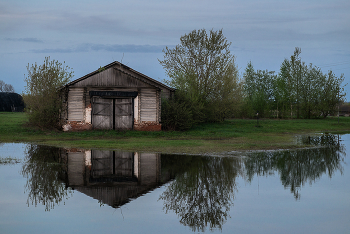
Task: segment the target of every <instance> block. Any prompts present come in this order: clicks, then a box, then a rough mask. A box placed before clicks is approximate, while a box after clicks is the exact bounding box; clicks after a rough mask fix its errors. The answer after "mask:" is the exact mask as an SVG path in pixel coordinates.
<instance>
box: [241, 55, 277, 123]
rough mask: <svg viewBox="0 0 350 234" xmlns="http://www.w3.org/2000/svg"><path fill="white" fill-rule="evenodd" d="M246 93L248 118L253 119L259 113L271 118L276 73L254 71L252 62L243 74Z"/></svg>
mask: <svg viewBox="0 0 350 234" xmlns="http://www.w3.org/2000/svg"><path fill="white" fill-rule="evenodd" d="M243 78H244V91H245V94H246V104H247V105H248V106H249V107H248V109H249V110H248V113H247V114H248V116H249V117H252V116H253V115H255V114H256V113H259V116H261V117H269V116H270V110H271V108H272V105H273V101H274V97H273V81H274V80H275V78H276V76H275V75H274V72H272V71H267V70H265V71H264V70H257V71H255V70H254V67H253V65H252V63H251V62H249V63H248V65H247V68H246V70H245V72H244V74H243Z"/></svg>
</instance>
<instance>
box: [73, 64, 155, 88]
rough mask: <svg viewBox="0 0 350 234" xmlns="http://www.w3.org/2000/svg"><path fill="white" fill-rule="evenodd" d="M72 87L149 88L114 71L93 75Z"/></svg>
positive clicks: (128, 76) (139, 81)
mask: <svg viewBox="0 0 350 234" xmlns="http://www.w3.org/2000/svg"><path fill="white" fill-rule="evenodd" d="M72 86H73V87H109V88H118V87H119V88H132V87H135V88H144V87H147V88H150V87H152V86H151V85H149V84H146V83H144V82H142V81H141V80H138V79H134V78H133V77H130V75H128V74H126V73H123V72H121V71H119V70H116V69H111V68H110V69H107V70H104V71H101V72H99V73H97V74H95V75H92V76H90V77H88V78H86V79H84V80H82V81H80V82H78V83H75V84H73V85H72ZM152 88H153V87H152Z"/></svg>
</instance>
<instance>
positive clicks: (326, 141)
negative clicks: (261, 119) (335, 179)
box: [244, 134, 345, 200]
mask: <svg viewBox="0 0 350 234" xmlns="http://www.w3.org/2000/svg"><path fill="white" fill-rule="evenodd" d="M301 141H302V142H303V144H308V145H313V146H322V147H317V148H311V149H307V150H285V151H273V152H259V153H253V154H251V155H250V157H249V158H248V159H247V160H246V161H245V163H244V164H245V170H244V171H245V173H246V178H247V180H248V181H251V180H252V179H253V177H254V175H258V176H268V175H271V174H274V173H275V172H278V174H279V175H280V179H281V182H282V184H283V186H284V187H285V188H289V189H290V191H291V192H292V193H293V194H294V197H295V199H297V200H298V199H300V188H301V187H302V186H303V185H304V184H306V183H309V184H312V183H313V182H315V181H316V180H317V179H319V178H321V176H322V175H323V174H326V175H328V176H329V177H330V178H331V177H332V175H334V173H335V172H336V171H340V172H342V170H343V166H342V164H343V163H344V158H345V148H344V145H342V144H340V138H339V135H330V134H327V135H322V136H317V137H310V136H305V137H302V138H301Z"/></svg>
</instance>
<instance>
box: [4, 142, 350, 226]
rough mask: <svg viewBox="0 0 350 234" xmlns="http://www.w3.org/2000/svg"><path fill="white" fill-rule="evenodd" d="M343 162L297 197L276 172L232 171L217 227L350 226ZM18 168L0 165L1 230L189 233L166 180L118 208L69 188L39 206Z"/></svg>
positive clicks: (19, 153) (8, 147) (16, 152)
mask: <svg viewBox="0 0 350 234" xmlns="http://www.w3.org/2000/svg"><path fill="white" fill-rule="evenodd" d="M341 139H342V140H343V141H342V144H345V145H346V146H348V147H346V149H345V150H346V155H350V147H349V146H350V135H345V136H342V137H341ZM24 147H25V145H24V144H5V145H2V146H0V156H1V157H8V156H12V157H16V158H23V157H24V156H23V155H24V154H23V152H24V150H25V149H24ZM345 163H346V164H343V168H344V170H343V175H342V176H341V175H340V171H336V172H335V173H334V174H333V176H332V178H331V179H330V178H329V176H328V175H326V174H323V175H322V176H321V178H319V179H316V181H315V182H312V184H311V185H310V184H309V183H306V184H304V186H302V187H301V189H300V190H299V192H300V194H301V197H300V199H299V200H296V199H294V197H293V194H292V193H291V192H290V190H289V189H288V188H286V189H285V188H284V187H283V185H282V183H281V180H280V174H279V173H278V172H275V173H274V175H268V176H256V175H255V176H254V177H253V179H252V181H251V182H250V183H249V182H247V180H246V179H244V178H242V176H238V177H237V178H236V184H237V191H236V192H235V194H234V196H235V198H234V201H233V202H234V205H233V206H232V207H231V209H230V212H229V217H228V219H227V221H226V223H224V225H223V226H222V233H298V232H299V233H346V232H347V231H348V230H349V228H350V224H349V222H348V221H349V218H350V212H349V211H350V201H349V195H350V186H349V185H348V181H350V171H349V164H350V157H345ZM21 169H22V163H19V164H15V165H0V186H1V189H0V232H1V233H63V232H67V233H96V232H103V233H115V232H117V233H165V232H166V233H186V232H187V233H192V231H191V229H190V228H189V227H186V226H183V225H181V224H180V223H179V218H178V216H177V215H176V214H174V212H171V211H169V212H168V213H167V214H165V211H164V210H163V205H164V203H163V201H162V200H159V198H160V196H161V195H162V194H163V193H164V192H165V191H166V189H167V187H168V186H169V184H170V183H172V182H170V183H168V184H166V185H164V186H162V187H160V188H155V189H154V190H153V191H152V192H150V193H148V194H145V195H143V196H141V197H138V198H137V199H134V200H132V201H131V202H129V203H127V204H125V205H123V206H122V207H121V208H119V209H114V208H112V207H110V206H108V205H101V204H99V202H98V201H97V200H95V199H93V198H91V197H89V196H86V195H85V194H83V193H80V192H78V191H74V192H73V194H72V195H70V196H69V197H68V199H65V200H64V201H62V202H61V203H60V204H59V205H56V206H55V207H54V209H52V210H50V211H49V212H45V207H44V206H43V205H41V204H38V206H37V207H35V206H32V205H29V206H28V205H27V204H26V201H27V198H28V197H27V195H28V194H26V193H24V187H25V183H26V179H25V178H24V177H23V176H22V175H21V173H20V171H21ZM217 231H218V232H221V231H220V230H217ZM207 232H210V231H209V230H208V229H207Z"/></svg>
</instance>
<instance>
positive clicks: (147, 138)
mask: <svg viewBox="0 0 350 234" xmlns="http://www.w3.org/2000/svg"><path fill="white" fill-rule="evenodd" d="M338 121H339V122H338ZM26 123H27V116H26V115H25V114H24V113H8V112H0V142H3V143H4V142H26V143H36V144H46V145H53V146H61V147H70V148H104V149H121V150H131V151H151V152H163V153H191V154H201V153H210V152H225V151H235V150H257V149H286V148H295V147H303V146H301V145H297V144H296V141H295V136H296V135H303V134H315V133H349V132H350V118H349V117H341V118H339V120H338V118H333V117H329V118H326V119H311V120H305V119H299V120H295V119H293V120H279V119H260V120H259V127H257V121H256V120H254V119H231V120H226V121H224V122H222V123H206V124H201V125H198V126H195V127H194V128H193V129H191V130H189V131H186V132H175V131H161V132H140V131H124V132H121V131H113V130H111V131H100V130H93V131H84V132H60V131H44V130H40V129H35V128H31V127H28V126H27V124H26Z"/></svg>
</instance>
